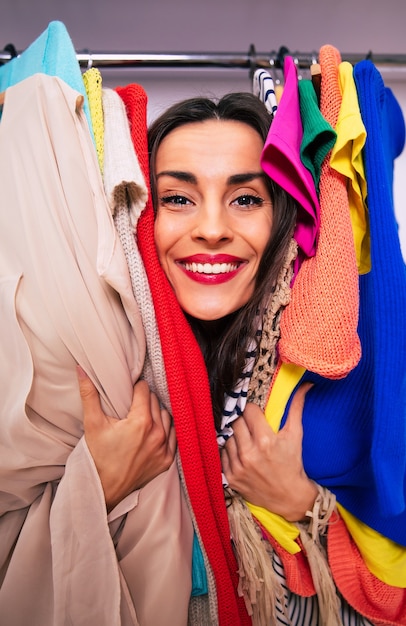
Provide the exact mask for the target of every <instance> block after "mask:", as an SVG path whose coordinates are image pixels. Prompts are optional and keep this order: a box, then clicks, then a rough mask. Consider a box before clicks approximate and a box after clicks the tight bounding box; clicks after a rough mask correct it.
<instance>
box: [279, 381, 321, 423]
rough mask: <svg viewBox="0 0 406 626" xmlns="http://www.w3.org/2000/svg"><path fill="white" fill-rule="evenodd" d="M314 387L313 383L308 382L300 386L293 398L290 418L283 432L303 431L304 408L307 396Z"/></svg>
mask: <svg viewBox="0 0 406 626" xmlns="http://www.w3.org/2000/svg"><path fill="white" fill-rule="evenodd" d="M313 386H314V384H313V383H310V382H307V383H303V385H300V387H299V388H298V390H297V391H296V393H295V395H294V396H293V398H292V402H291V404H290V407H289V412H288V416H287V418H286V423H285V426H284V427H283V429H282V430H284V431H288V430H292V429H297V430H300V431H301V429H302V417H303V408H304V403H305V398H306V394H307V392H308V391H309V389H311V388H312V387H313Z"/></svg>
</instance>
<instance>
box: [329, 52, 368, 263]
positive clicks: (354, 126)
mask: <svg viewBox="0 0 406 626" xmlns="http://www.w3.org/2000/svg"><path fill="white" fill-rule="evenodd" d="M338 79H339V84H340V89H341V94H342V103H341V107H340V112H339V115H338V120H337V125H336V127H335V131H336V133H337V139H336V142H335V144H334V146H333V149H332V151H331V160H330V166H331V167H332V168H333V169H335V170H336V171H337V172H340V173H341V174H342V175H343V176H345V177H346V178H347V179H348V202H349V207H350V219H351V226H352V230H353V236H354V245H355V253H356V258H357V265H358V271H359V273H360V274H366V273H367V272H369V271H370V269H371V258H370V236H369V228H368V214H367V206H366V197H367V183H366V178H365V170H364V163H363V158H362V150H363V148H364V146H365V140H366V136H367V133H366V130H365V126H364V123H363V121H362V117H361V112H360V108H359V103H358V95H357V89H356V86H355V82H354V77H353V67H352V65H351V63H348V61H343V62H341V63H340V64H339V66H338Z"/></svg>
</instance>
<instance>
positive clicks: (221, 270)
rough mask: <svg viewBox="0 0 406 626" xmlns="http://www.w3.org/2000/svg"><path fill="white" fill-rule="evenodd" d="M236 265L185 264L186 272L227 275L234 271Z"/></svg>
mask: <svg viewBox="0 0 406 626" xmlns="http://www.w3.org/2000/svg"><path fill="white" fill-rule="evenodd" d="M237 267H238V265H237V264H236V263H185V268H186V269H187V271H188V272H195V273H196V272H197V273H198V274H228V273H229V272H233V271H234V270H236V269H237Z"/></svg>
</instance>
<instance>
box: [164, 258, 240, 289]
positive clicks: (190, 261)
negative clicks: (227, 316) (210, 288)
mask: <svg viewBox="0 0 406 626" xmlns="http://www.w3.org/2000/svg"><path fill="white" fill-rule="evenodd" d="M176 264H177V265H178V267H179V268H180V269H181V270H182V271H183V272H184V273H185V274H187V276H189V278H191V279H192V280H194V281H196V282H199V283H202V284H210V285H213V284H215V285H218V284H221V283H224V282H227V281H229V280H231V279H232V278H234V276H236V274H238V272H239V271H240V269H241V268H242V267H243V266H244V265H245V264H246V261H244V260H243V259H240V258H237V257H234V256H231V255H228V254H216V255H207V254H195V255H193V256H191V257H187V258H184V259H178V260H177V261H176Z"/></svg>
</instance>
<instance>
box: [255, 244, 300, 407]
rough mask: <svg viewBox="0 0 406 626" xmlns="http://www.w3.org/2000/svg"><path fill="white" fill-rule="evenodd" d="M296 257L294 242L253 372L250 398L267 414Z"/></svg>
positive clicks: (264, 325)
mask: <svg viewBox="0 0 406 626" xmlns="http://www.w3.org/2000/svg"><path fill="white" fill-rule="evenodd" d="M296 256H297V244H296V241H295V240H294V239H292V240H291V242H290V245H289V248H288V251H287V254H286V257H285V261H284V264H283V266H282V268H281V271H280V272H279V276H278V280H277V281H276V286H275V289H274V291H273V293H272V295H271V297H270V299H269V303H268V305H267V309H266V311H265V313H264V316H263V321H262V333H261V339H260V343H259V346H258V355H257V358H256V361H255V366H254V368H253V370H252V375H251V379H250V383H249V387H248V398H247V401H248V402H255V404H257V405H258V406H259V407H260V408H261V409H262V410H263V411H265V406H266V403H267V400H268V397H269V389H270V386H271V383H272V377H273V375H274V372H275V369H276V365H277V362H278V351H277V342H278V340H279V337H280V318H281V314H282V311H283V309H284V308H285V307H286V306H287V305H288V304H289V301H290V292H291V288H290V284H291V281H292V276H293V262H294V260H295V259H296Z"/></svg>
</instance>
